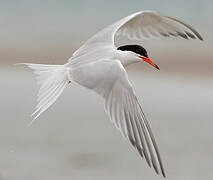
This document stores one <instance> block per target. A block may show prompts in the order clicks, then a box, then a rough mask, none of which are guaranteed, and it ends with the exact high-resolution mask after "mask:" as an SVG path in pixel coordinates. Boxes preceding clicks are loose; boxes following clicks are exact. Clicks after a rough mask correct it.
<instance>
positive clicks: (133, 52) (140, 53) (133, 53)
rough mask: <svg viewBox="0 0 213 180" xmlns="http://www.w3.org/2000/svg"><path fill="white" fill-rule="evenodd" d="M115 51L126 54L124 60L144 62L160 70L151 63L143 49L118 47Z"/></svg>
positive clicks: (134, 46) (137, 46) (130, 46)
mask: <svg viewBox="0 0 213 180" xmlns="http://www.w3.org/2000/svg"><path fill="white" fill-rule="evenodd" d="M117 50H120V51H124V52H125V54H126V59H127V58H128V59H131V60H132V61H137V62H141V61H145V62H147V63H149V64H150V65H152V66H153V67H155V68H157V69H158V70H160V68H159V67H158V66H157V65H156V64H155V63H154V62H153V61H152V59H151V58H150V57H149V56H148V54H147V51H146V49H145V48H143V47H142V46H139V45H125V46H120V47H118V48H117Z"/></svg>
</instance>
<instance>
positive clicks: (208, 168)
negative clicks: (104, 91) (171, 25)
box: [0, 0, 213, 180]
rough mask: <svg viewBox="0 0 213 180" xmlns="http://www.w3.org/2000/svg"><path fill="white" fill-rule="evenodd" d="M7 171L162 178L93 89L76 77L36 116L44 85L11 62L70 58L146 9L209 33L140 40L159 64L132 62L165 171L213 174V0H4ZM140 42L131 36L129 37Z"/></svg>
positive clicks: (15, 177) (178, 175) (0, 47)
mask: <svg viewBox="0 0 213 180" xmlns="http://www.w3.org/2000/svg"><path fill="white" fill-rule="evenodd" d="M0 2H1V6H0V84H1V93H0V107H1V108H0V117H1V118H0V179H1V180H28V179H30V180H56V179H57V180H58V179H60V180H67V179H79V180H81V179H87V180H88V179H91V180H95V179H115V180H119V179H122V180H125V179H136V180H139V179H144V180H155V179H156V180H157V179H163V178H162V177H161V176H156V175H155V173H154V171H153V169H150V168H148V166H147V165H146V162H145V161H144V160H141V158H140V157H139V156H138V155H137V153H136V152H135V150H134V149H133V148H132V147H130V145H129V144H128V143H127V142H126V141H124V140H123V139H122V137H121V135H120V134H119V132H117V130H116V129H115V128H114V127H113V125H112V124H111V123H110V122H109V120H108V117H107V116H106V115H105V113H104V109H103V102H102V99H101V98H100V97H98V96H97V95H96V94H94V93H93V92H90V91H88V90H86V89H84V88H82V87H80V86H78V85H76V84H71V85H70V87H68V88H67V89H66V90H65V92H64V93H63V94H62V96H61V97H60V98H59V99H58V101H57V103H56V104H54V105H53V106H52V107H51V108H50V109H49V110H47V111H46V112H45V113H44V114H42V116H41V117H40V118H39V119H38V120H37V121H36V122H35V123H34V124H33V125H32V126H30V127H29V126H28V124H29V122H30V121H31V117H30V114H31V112H32V111H33V107H34V106H35V104H36V93H37V90H38V88H37V87H36V83H35V80H34V77H33V75H32V73H31V72H30V70H29V69H26V68H23V67H21V66H14V65H13V64H14V63H19V62H32V63H49V64H63V63H65V62H66V60H67V59H68V58H69V57H70V56H72V53H73V52H74V51H75V50H76V49H77V48H78V47H80V46H81V45H82V44H83V43H84V41H85V40H87V39H88V38H89V37H90V36H92V35H93V34H95V33H96V32H97V31H99V30H101V29H102V28H104V27H105V26H106V25H109V24H111V23H113V22H114V21H116V20H119V19H120V18H122V17H125V16H127V15H129V14H131V13H133V12H136V11H139V10H147V9H149V10H156V11H158V12H160V13H163V14H166V15H169V16H172V17H177V18H179V19H181V20H183V21H185V22H186V23H189V24H191V25H192V26H193V27H194V28H195V29H196V30H198V32H200V33H201V35H202V36H203V38H204V41H202V42H201V41H199V40H191V41H187V40H184V39H175V38H171V39H163V40H153V41H142V42H135V43H137V44H142V45H143V46H144V47H145V48H146V49H147V51H148V52H149V55H150V56H151V57H152V59H153V60H154V61H155V62H156V64H158V65H159V67H160V68H161V71H156V70H155V69H154V68H152V67H151V66H149V65H148V64H145V63H141V64H137V66H136V65H131V66H129V67H128V68H127V71H128V73H129V78H130V80H131V81H132V83H133V85H134V87H135V91H136V93H137V95H138V98H139V100H140V102H141V104H142V106H143V109H144V111H145V112H146V114H147V117H148V119H149V120H150V123H151V125H152V129H153V131H154V134H155V137H156V140H157V142H158V145H159V148H160V152H161V156H162V159H163V163H164V166H165V169H166V174H167V179H172V180H180V179H188V180H190V179H193V180H198V179H201V178H202V179H212V178H213V174H212V160H213V155H212V152H213V142H212V137H213V132H212V126H213V122H212V107H213V95H212V90H213V83H212V75H213V71H212V69H213V60H212V50H213V49H212V48H213V41H212V40H213V36H212V28H213V22H212V16H213V12H212V7H213V1H212V0H203V1H201V0H188V1H185V0H178V1H171V0H161V1H154V0H149V1H145V0H132V1H123V0H117V1H114V0H108V1H103V0H93V1H86V0H82V1H73V0H61V1H57V0H37V1H33V0H13V1H12V0H7V1H5V0H4V1H3V0H0ZM129 43H134V42H129Z"/></svg>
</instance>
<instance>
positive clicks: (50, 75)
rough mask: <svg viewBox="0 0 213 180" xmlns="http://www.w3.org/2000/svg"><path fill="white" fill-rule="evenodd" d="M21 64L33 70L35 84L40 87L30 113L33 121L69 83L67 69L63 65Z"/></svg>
mask: <svg viewBox="0 0 213 180" xmlns="http://www.w3.org/2000/svg"><path fill="white" fill-rule="evenodd" d="M22 64H24V65H27V66H28V67H29V68H31V69H32V70H33V72H34V73H35V74H36V80H37V84H38V85H39V87H40V89H39V91H38V95H37V105H36V108H35V111H34V112H33V114H32V117H33V120H32V122H33V121H34V120H35V119H36V118H38V117H39V116H40V115H41V113H43V112H44V111H45V110H47V108H49V107H50V106H51V105H52V104H53V103H54V102H55V101H56V99H57V98H58V97H59V96H60V95H61V93H62V92H63V90H64V89H65V88H66V85H67V84H68V83H69V78H68V69H67V67H65V66H64V65H46V64H29V63H22ZM32 122H31V123H32Z"/></svg>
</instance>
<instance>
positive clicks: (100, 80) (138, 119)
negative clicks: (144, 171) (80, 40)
mask: <svg viewBox="0 0 213 180" xmlns="http://www.w3.org/2000/svg"><path fill="white" fill-rule="evenodd" d="M101 67H102V68H101ZM86 68H87V72H91V75H92V79H93V81H94V83H93V82H92V83H91V82H90V83H89V85H87V87H88V88H90V89H92V90H94V91H96V92H97V93H98V94H100V95H101V96H102V97H103V98H104V100H105V110H106V112H107V114H108V115H109V117H110V119H111V121H112V122H113V124H114V125H115V126H116V128H117V129H119V130H120V132H121V134H122V135H123V137H124V138H125V139H128V140H129V142H130V143H131V144H132V146H134V147H135V149H136V150H137V151H138V152H139V154H140V155H141V157H144V158H145V159H146V161H147V163H148V165H149V166H150V167H151V166H152V167H153V168H154V169H155V171H156V173H160V171H161V173H162V175H163V176H164V177H165V172H164V168H163V164H162V161H161V157H160V153H159V151H158V147H157V144H156V142H155V139H154V136H153V133H152V131H151V128H150V125H149V123H148V121H147V119H146V117H145V115H144V112H143V110H142V108H141V106H140V104H139V102H138V99H137V97H136V96H135V93H134V90H133V88H132V85H131V83H130V82H129V80H128V76H127V73H126V71H125V69H124V67H123V66H122V64H121V63H120V61H118V60H108V61H104V60H103V61H97V62H95V63H92V64H91V65H87V67H86ZM94 69H101V70H100V71H98V74H97V73H96V74H94V73H92V72H93V70H94ZM81 72H82V71H81ZM79 73H80V72H79ZM88 76H90V73H89V74H88ZM77 77H78V76H77ZM89 78H90V79H91V77H89ZM82 82H83V83H87V84H88V81H86V80H83V81H82ZM80 84H82V83H80ZM82 85H84V86H85V84H82Z"/></svg>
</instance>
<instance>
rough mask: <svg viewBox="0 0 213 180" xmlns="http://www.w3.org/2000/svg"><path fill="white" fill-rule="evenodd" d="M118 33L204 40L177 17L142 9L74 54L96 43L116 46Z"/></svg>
mask: <svg viewBox="0 0 213 180" xmlns="http://www.w3.org/2000/svg"><path fill="white" fill-rule="evenodd" d="M117 35H123V36H126V37H128V38H129V39H137V40H143V39H153V38H158V37H172V36H173V37H181V38H185V39H200V40H203V38H202V37H201V35H200V34H199V33H198V32H197V31H196V30H195V29H194V28H193V27H191V26H190V25H188V24H186V23H184V22H182V21H180V20H178V19H176V18H172V17H169V16H165V15H162V14H160V13H157V12H155V11H140V12H137V13H134V14H131V15H129V16H127V17H125V18H123V19H121V20H119V21H117V22H116V23H114V24H112V25H110V26H108V27H106V28H105V29H103V30H101V31H100V32H98V33H97V34H96V35H94V36H93V37H91V38H90V39H89V40H88V41H87V42H86V43H85V44H84V45H83V46H82V47H80V48H79V49H78V50H77V51H76V52H75V53H74V54H73V56H78V55H81V53H82V52H85V50H86V49H87V48H89V47H92V46H96V45H99V46H101V47H103V46H114V39H115V36H117Z"/></svg>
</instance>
